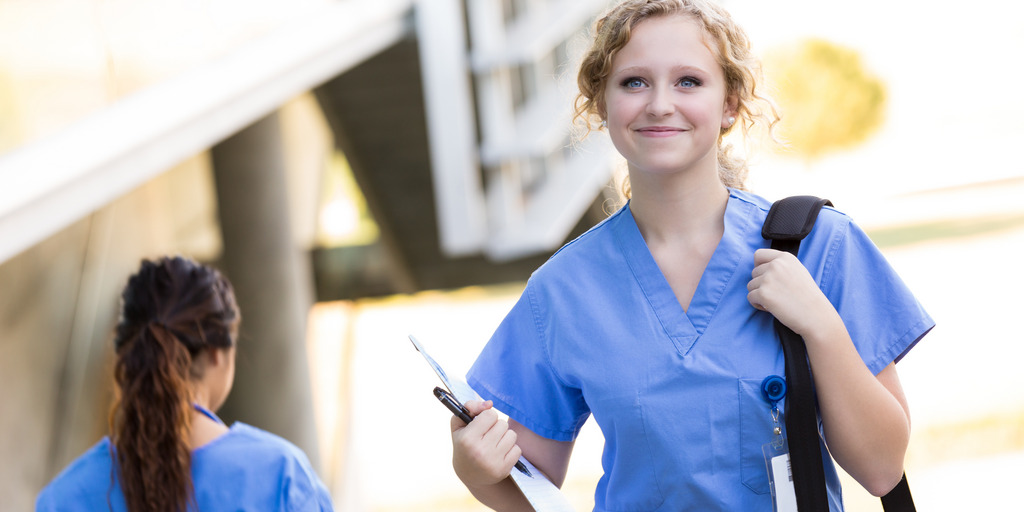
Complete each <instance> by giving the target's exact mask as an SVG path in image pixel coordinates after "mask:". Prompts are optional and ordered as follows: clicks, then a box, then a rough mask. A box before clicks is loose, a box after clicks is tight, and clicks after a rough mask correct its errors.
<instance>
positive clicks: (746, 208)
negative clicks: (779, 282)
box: [614, 190, 753, 355]
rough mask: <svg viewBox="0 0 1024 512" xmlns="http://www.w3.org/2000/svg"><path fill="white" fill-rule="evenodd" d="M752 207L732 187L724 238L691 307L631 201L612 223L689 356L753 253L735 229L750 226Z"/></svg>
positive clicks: (665, 323) (650, 297)
mask: <svg viewBox="0 0 1024 512" xmlns="http://www.w3.org/2000/svg"><path fill="white" fill-rule="evenodd" d="M752 208H753V205H751V204H750V203H748V202H746V201H742V200H740V199H739V198H737V197H736V195H735V194H734V193H733V191H732V190H730V193H729V200H728V202H727V204H726V208H725V219H724V220H725V229H724V231H723V234H722V239H721V241H719V243H718V246H717V247H715V251H714V253H713V254H712V255H711V259H710V260H709V261H708V264H707V267H705V269H704V273H703V275H701V278H700V282H699V283H698V284H697V289H696V290H695V291H694V293H693V298H692V299H691V300H690V308H689V309H688V310H687V311H683V307H682V306H681V305H680V304H679V300H678V299H677V298H676V295H675V293H674V292H673V291H672V287H671V286H669V284H668V280H667V279H665V275H664V274H663V273H662V271H661V269H660V268H659V267H658V264H657V262H655V260H654V256H653V255H652V254H651V251H650V249H649V248H648V247H647V242H646V241H645V240H644V238H643V235H641V234H640V228H639V227H638V226H637V225H636V219H634V218H633V214H632V212H631V211H630V209H629V204H628V203H627V204H626V206H625V207H624V208H623V210H624V211H623V212H622V213H623V215H622V218H621V220H620V222H617V223H616V225H615V228H614V232H615V240H616V242H617V244H618V246H619V248H620V250H621V251H622V253H623V255H624V256H625V258H626V262H627V263H628V265H629V268H630V270H631V271H632V272H633V277H634V278H635V279H636V281H637V284H638V285H639V286H640V288H641V289H642V290H643V294H644V296H645V297H646V298H647V301H648V302H649V303H650V305H651V308H652V309H653V310H654V313H655V314H656V315H657V317H658V320H659V321H660V322H661V325H662V327H663V328H664V329H665V334H667V335H668V336H669V337H670V338H672V341H673V343H675V345H676V348H677V349H678V350H679V352H680V354H682V355H686V354H687V353H688V352H689V351H690V349H691V348H692V347H693V345H694V343H695V342H696V341H697V338H699V337H700V336H701V335H702V334H704V331H705V329H707V327H708V324H709V323H710V322H711V317H712V316H714V313H715V311H716V310H717V309H718V305H719V303H720V302H721V300H722V298H723V296H724V294H725V291H726V288H727V286H728V284H729V281H731V280H732V278H733V275H734V274H735V273H736V269H737V268H738V266H739V264H740V262H741V260H742V258H743V257H749V258H753V254H746V253H747V252H749V251H747V250H745V249H744V244H743V243H742V240H743V238H744V236H743V235H742V234H741V233H738V232H736V230H737V229H738V230H740V232H743V231H746V229H747V226H746V224H748V223H749V219H750V214H751V210H752Z"/></svg>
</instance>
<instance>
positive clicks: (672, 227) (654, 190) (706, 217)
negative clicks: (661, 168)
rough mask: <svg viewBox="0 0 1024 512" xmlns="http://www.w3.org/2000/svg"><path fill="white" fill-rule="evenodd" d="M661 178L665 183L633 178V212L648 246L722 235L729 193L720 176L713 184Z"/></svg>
mask: <svg viewBox="0 0 1024 512" xmlns="http://www.w3.org/2000/svg"><path fill="white" fill-rule="evenodd" d="M648 177H649V176H645V178H648ZM658 178H662V179H644V180H641V181H640V183H634V182H633V178H632V176H631V178H630V186H631V189H632V199H631V200H630V206H629V207H630V211H631V212H632V214H633V218H634V219H635V220H636V223H637V226H638V227H639V228H640V232H641V233H642V234H643V235H644V239H645V240H647V242H648V243H651V242H657V241H665V240H672V239H692V238H695V237H704V236H708V235H713V234H715V233H717V234H718V235H721V232H722V229H723V218H724V215H725V206H726V204H727V203H728V200H729V193H728V189H727V188H726V187H725V185H723V184H722V182H721V181H719V179H718V176H717V175H715V176H714V179H713V180H709V179H706V178H703V179H700V178H698V177H688V176H670V177H658ZM670 181H674V183H671V182H670Z"/></svg>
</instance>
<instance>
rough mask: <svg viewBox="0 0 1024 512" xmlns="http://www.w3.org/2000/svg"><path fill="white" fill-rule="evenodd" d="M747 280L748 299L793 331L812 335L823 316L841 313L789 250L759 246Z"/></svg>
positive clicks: (825, 317)
mask: <svg viewBox="0 0 1024 512" xmlns="http://www.w3.org/2000/svg"><path fill="white" fill-rule="evenodd" d="M751 277H752V279H751V280H750V283H748V284H747V291H748V292H749V293H747V300H748V301H749V302H750V304H751V305H752V306H754V307H755V308H757V309H759V310H761V311H767V312H769V313H771V314H772V315H774V316H775V318H777V319H779V321H780V322H782V323H783V325H785V326H786V327H789V328H790V329H792V330H793V332H795V333H797V334H799V335H801V336H804V337H806V336H808V335H809V334H810V330H811V329H812V328H813V327H814V326H816V325H820V323H821V321H822V320H823V319H830V318H832V317H836V316H838V314H837V313H836V310H835V308H834V307H832V303H830V302H829V301H828V298H827V297H825V294H824V293H822V292H821V289H820V288H818V284H817V283H815V282H814V279H813V278H812V277H811V274H810V273H809V272H807V268H806V267H804V266H803V264H802V263H800V260H798V259H797V258H796V256H793V255H792V254H790V253H788V252H785V251H777V250H774V249H758V250H757V251H756V252H754V271H753V272H752V273H751Z"/></svg>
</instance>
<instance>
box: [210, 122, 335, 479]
mask: <svg viewBox="0 0 1024 512" xmlns="http://www.w3.org/2000/svg"><path fill="white" fill-rule="evenodd" d="M211 153H212V158H213V167H214V176H215V181H216V186H217V201H218V212H219V214H220V222H221V231H222V236H223V240H224V255H223V269H224V271H225V272H226V274H227V276H228V278H229V279H230V280H231V282H232V283H233V284H234V286H235V292H236V294H237V298H238V304H239V307H240V309H241V310H242V326H241V331H240V335H239V341H238V356H237V357H238V359H237V364H236V374H235V385H234V388H233V390H232V392H231V395H230V396H229V397H228V401H227V403H226V404H225V406H224V408H223V409H222V411H221V415H222V416H223V417H224V419H225V421H228V422H229V423H230V421H231V420H235V419H237V420H239V421H243V422H245V423H249V424H251V425H253V426H256V427H259V428H262V429H265V430H268V431H270V432H273V433H275V434H278V435H280V436H282V437H284V438H286V439H288V440H290V441H292V442H293V443H295V444H296V445H298V447H299V448H301V449H303V450H304V451H305V452H306V454H307V455H309V457H310V460H311V461H313V464H314V466H315V467H319V456H318V453H317V437H316V424H315V418H314V414H313V402H312V395H311V383H310V374H309V363H308V361H307V356H306V345H305V334H306V318H307V314H308V312H309V308H310V307H311V306H312V304H313V276H312V269H311V265H310V263H309V259H308V257H307V256H306V254H305V253H304V251H302V250H300V248H299V247H298V246H297V245H296V243H295V242H294V239H293V236H292V232H291V225H290V222H289V206H288V194H287V190H286V186H287V184H286V179H285V178H286V175H285V173H286V172H287V169H286V168H285V158H284V147H283V140H282V136H281V126H280V121H279V117H278V114H277V113H276V112H275V113H273V114H270V115H269V116H267V117H265V118H263V119H261V120H259V121H257V122H256V123H254V124H253V125H251V126H249V127H247V128H245V129H244V130H242V131H241V132H239V133H237V134H235V135H233V136H231V137H230V138H228V139H227V140H225V141H223V142H221V143H220V144H218V145H216V146H214V147H213V149H212V152H211Z"/></svg>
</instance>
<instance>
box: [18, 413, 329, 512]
mask: <svg viewBox="0 0 1024 512" xmlns="http://www.w3.org/2000/svg"><path fill="white" fill-rule="evenodd" d="M112 453H113V450H112V447H111V443H110V439H109V438H106V437H104V438H103V439H102V440H100V442H98V443H96V444H95V445H93V447H92V448H90V449H89V450H88V451H87V452H85V453H84V454H82V455H81V456H80V457H79V458H78V459H76V460H75V461H74V462H72V463H71V464H70V465H69V466H68V467H67V468H65V469H64V471H62V472H61V474H60V475H58V476H57V478H55V479H54V480H53V481H52V482H50V484H49V485H47V486H46V488H44V489H43V491H42V492H41V493H40V494H39V497H38V498H37V500H36V511H37V512H58V511H60V512H93V511H108V510H109V511H111V512H127V507H126V505H125V502H124V495H123V494H122V493H121V485H120V483H119V482H118V480H117V478H116V476H115V472H114V468H113V465H112V459H111V454H112ZM191 469H192V471H191V472H192V482H193V486H194V487H195V489H194V490H195V498H196V504H197V505H198V510H199V511H203V512H207V511H216V510H232V511H252V512H256V511H268V510H276V511H296V512H297V511H303V512H330V511H331V510H333V505H332V504H331V497H330V494H329V493H328V491H327V488H326V487H325V486H324V484H323V483H322V482H321V481H320V478H319V477H317V475H316V472H315V471H314V470H313V467H312V466H311V465H310V463H309V459H308V458H307V457H306V455H305V454H304V453H303V452H302V450H300V449H299V448H298V447H296V446H295V445H293V444H292V443H290V442H288V441H287V440H285V439H283V438H281V437H278V436H276V435H274V434H271V433H269V432H266V431H264V430H260V429H258V428H255V427H252V426H249V425H246V424H244V423H240V422H236V423H234V424H233V425H232V426H231V429H230V430H229V431H228V432H227V433H225V434H224V435H222V436H220V437H218V438H217V439H214V440H213V441H211V442H209V443H207V444H206V445H203V446H201V447H199V448H198V449H196V450H193V452H192V468H191ZM188 510H189V511H190V512H193V511H195V510H197V509H196V508H194V507H192V506H190V507H189V509H188Z"/></svg>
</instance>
